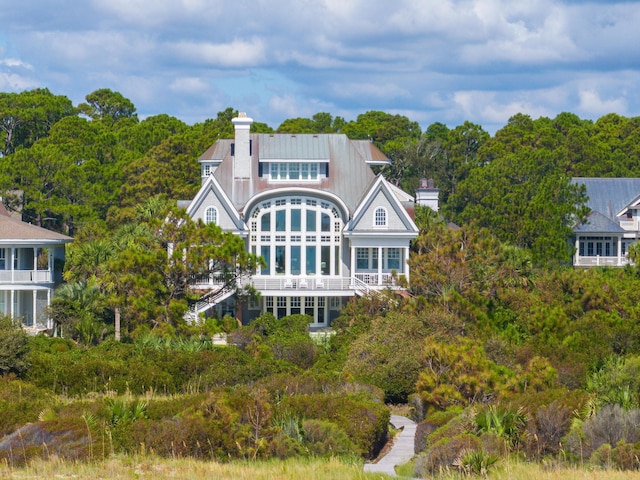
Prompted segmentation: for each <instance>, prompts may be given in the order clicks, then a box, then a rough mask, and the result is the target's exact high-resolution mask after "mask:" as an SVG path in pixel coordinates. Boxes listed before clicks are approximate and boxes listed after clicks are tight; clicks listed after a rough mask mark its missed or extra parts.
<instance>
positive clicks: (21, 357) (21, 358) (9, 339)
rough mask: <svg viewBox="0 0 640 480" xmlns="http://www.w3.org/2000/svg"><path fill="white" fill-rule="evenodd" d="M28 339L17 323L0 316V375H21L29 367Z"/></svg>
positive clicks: (2, 315) (9, 318)
mask: <svg viewBox="0 0 640 480" xmlns="http://www.w3.org/2000/svg"><path fill="white" fill-rule="evenodd" d="M28 353H29V337H28V336H27V333H26V332H25V331H24V330H23V329H22V327H21V326H20V324H19V323H17V322H15V321H14V320H13V319H12V318H11V317H8V316H6V315H4V314H0V375H5V374H7V373H14V374H17V375H21V374H22V373H24V372H25V371H26V370H27V368H28V367H29V362H28V355H27V354H28Z"/></svg>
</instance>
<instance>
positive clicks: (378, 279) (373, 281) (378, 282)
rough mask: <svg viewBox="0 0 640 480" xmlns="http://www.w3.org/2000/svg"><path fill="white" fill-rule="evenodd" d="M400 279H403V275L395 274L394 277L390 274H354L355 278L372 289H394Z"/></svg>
mask: <svg viewBox="0 0 640 480" xmlns="http://www.w3.org/2000/svg"><path fill="white" fill-rule="evenodd" d="M401 277H404V274H403V273H397V274H396V275H395V277H394V275H393V274H392V273H382V274H378V273H360V272H356V273H355V278H357V279H358V280H360V281H361V282H364V283H366V284H367V285H371V286H372V287H375V286H380V287H396V286H398V280H399V279H400V278H401Z"/></svg>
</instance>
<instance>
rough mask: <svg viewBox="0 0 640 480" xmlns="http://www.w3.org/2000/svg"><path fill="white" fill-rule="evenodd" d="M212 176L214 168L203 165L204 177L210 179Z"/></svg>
mask: <svg viewBox="0 0 640 480" xmlns="http://www.w3.org/2000/svg"><path fill="white" fill-rule="evenodd" d="M211 174H213V168H212V167H211V165H209V164H204V165H202V176H203V177H208V176H209V175H211Z"/></svg>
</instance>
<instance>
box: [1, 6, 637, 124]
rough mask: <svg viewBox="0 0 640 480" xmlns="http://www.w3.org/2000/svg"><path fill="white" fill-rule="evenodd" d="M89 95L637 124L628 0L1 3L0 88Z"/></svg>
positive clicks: (633, 29) (452, 118)
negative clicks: (564, 116) (568, 116)
mask: <svg viewBox="0 0 640 480" xmlns="http://www.w3.org/2000/svg"><path fill="white" fill-rule="evenodd" d="M33 88H48V89H49V90H50V91H51V92H52V93H54V94H57V95H65V96H67V97H68V98H69V99H71V100H72V101H73V103H74V104H78V103H81V102H83V101H84V97H85V96H86V95H87V94H89V93H91V92H93V91H95V90H97V89H99V88H109V89H111V90H114V91H118V92H120V93H121V94H123V95H124V96H125V97H127V98H129V99H130V100H131V101H132V102H133V103H134V105H135V106H136V108H137V111H138V115H139V117H140V118H146V117H148V116H151V115H157V114H162V113H166V114H169V115H172V116H174V117H177V118H179V119H181V120H183V121H184V122H186V123H188V124H193V123H195V122H201V121H203V120H205V119H207V118H215V116H216V114H217V112H219V111H222V110H224V109H226V108H227V107H233V108H234V109H237V110H239V111H244V112H246V113H247V115H248V116H249V117H251V118H253V119H254V120H255V121H258V122H264V123H267V124H268V125H270V126H271V127H273V128H277V127H278V125H279V124H280V123H281V122H282V121H283V120H285V119H288V118H295V117H311V116H312V115H313V114H314V113H317V112H329V113H330V114H332V115H333V116H334V117H335V116H341V117H343V118H345V119H346V120H347V121H349V120H355V119H356V117H357V116H358V115H359V114H361V113H365V112H367V111H370V110H381V111H384V112H387V113H391V114H401V115H406V116H407V117H408V118H409V119H411V120H412V121H417V122H418V123H419V124H420V125H421V127H422V128H423V129H425V128H426V127H428V126H429V125H431V124H432V123H435V122H441V123H444V124H446V125H448V126H449V127H450V128H455V127H456V126H458V125H462V124H463V123H464V122H465V121H470V122H472V123H475V124H478V125H481V126H482V127H483V128H484V129H485V130H487V131H488V132H490V133H491V134H493V133H495V131H496V130H497V129H499V128H501V127H502V126H504V125H505V124H506V123H507V121H508V119H509V118H510V117H511V116H512V115H514V114H516V113H524V114H527V115H530V116H531V117H532V118H534V119H535V118H538V117H541V116H544V117H550V118H553V117H555V116H556V115H557V114H558V113H561V112H571V113H574V114H576V115H578V116H579V117H581V118H584V119H592V120H594V121H595V120H597V119H598V118H599V117H601V116H603V115H605V114H607V113H611V112H614V113H618V114H620V115H623V116H628V117H634V116H639V115H640V1H619V2H609V1H595V0H594V1H579V0H565V1H550V0H527V1H524V0H469V1H467V0H462V1H459V0H295V1H294V0H289V1H284V0H268V1H266V0H38V1H33V0H22V1H16V0H0V92H20V91H23V90H29V89H33Z"/></svg>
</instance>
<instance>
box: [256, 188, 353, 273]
mask: <svg viewBox="0 0 640 480" xmlns="http://www.w3.org/2000/svg"><path fill="white" fill-rule="evenodd" d="M343 226H344V220H343V219H342V216H341V214H340V212H339V210H338V208H337V207H336V206H335V205H334V204H333V203H331V202H328V201H325V200H323V199H320V198H316V197H302V196H300V197H298V196H290V197H289V196H285V197H279V198H273V199H271V200H267V201H264V202H262V203H260V204H259V205H257V206H256V207H255V209H254V210H252V214H251V222H250V229H251V237H250V245H251V251H252V253H255V254H257V255H260V256H262V258H263V259H264V261H265V263H266V266H265V267H264V268H262V269H261V272H260V274H261V275H287V276H288V275H292V276H297V275H301V276H309V275H340V261H341V256H340V247H341V242H342V237H341V232H342V227H343Z"/></svg>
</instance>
